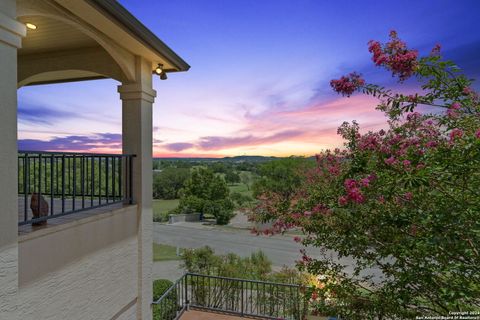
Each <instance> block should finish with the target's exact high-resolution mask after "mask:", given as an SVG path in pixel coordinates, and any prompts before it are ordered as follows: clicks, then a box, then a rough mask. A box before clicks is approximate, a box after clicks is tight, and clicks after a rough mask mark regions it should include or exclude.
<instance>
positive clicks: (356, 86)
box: [255, 32, 480, 319]
mask: <svg viewBox="0 0 480 320" xmlns="http://www.w3.org/2000/svg"><path fill="white" fill-rule="evenodd" d="M369 50H370V51H371V52H372V53H373V60H374V62H375V63H376V64H377V65H378V66H383V67H385V68H387V69H388V70H389V71H391V72H392V73H393V75H395V76H398V77H399V79H400V81H401V82H402V81H404V80H406V79H407V78H408V77H410V76H414V77H416V78H417V79H418V80H419V81H420V82H421V83H422V86H421V91H420V93H417V94H410V95H404V94H401V93H395V92H394V91H393V90H390V89H386V88H383V87H381V86H377V85H372V84H366V83H365V81H364V80H363V79H361V78H360V77H359V75H358V74H354V76H352V74H351V75H350V76H346V77H342V78H340V79H339V80H335V81H332V83H331V84H332V87H333V89H334V90H336V91H337V92H339V93H342V94H344V95H347V96H349V95H351V94H352V93H353V92H354V91H360V92H363V93H365V94H368V95H372V96H375V97H378V98H379V101H380V103H379V106H378V107H377V108H378V109H379V110H381V111H383V112H385V115H386V117H387V119H388V129H387V130H379V131H375V132H367V133H365V134H361V133H360V129H359V125H358V124H357V123H356V122H353V123H352V124H348V123H344V124H343V125H342V126H341V127H340V128H339V130H338V132H339V134H340V135H341V136H342V137H343V138H344V139H345V141H346V143H345V149H344V150H342V151H341V150H338V149H337V150H335V151H333V152H332V151H328V150H327V151H325V152H323V153H322V154H319V155H318V156H317V167H316V168H314V169H312V170H310V171H309V172H308V173H307V174H305V176H304V180H303V181H302V182H301V185H300V186H299V185H298V182H296V181H295V180H294V181H293V182H292V183H296V185H297V187H298V190H296V191H295V192H293V193H290V192H283V191H284V190H282V188H281V186H277V185H275V184H274V183H272V184H270V185H266V190H267V192H270V193H271V194H272V195H273V196H272V197H268V198H261V200H262V203H261V204H260V206H259V210H257V216H255V218H256V219H258V220H265V219H272V218H273V220H275V223H274V227H273V230H272V232H283V231H285V230H287V229H289V228H292V227H296V228H300V229H301V230H302V231H303V232H304V233H305V237H303V238H297V241H301V242H302V243H303V244H304V245H305V246H312V247H317V248H319V250H318V251H320V253H321V254H322V258H321V259H314V258H312V257H310V256H308V255H307V253H306V251H303V257H302V260H301V261H299V262H298V266H299V268H300V269H301V270H307V271H308V272H310V273H312V274H314V275H317V276H319V280H320V283H319V284H318V286H317V287H316V288H315V289H314V290H312V291H311V297H312V301H313V308H314V309H315V310H316V311H318V312H321V313H325V314H340V315H341V316H342V318H346V319H399V318H401V319H405V318H409V319H410V318H415V317H416V316H421V315H432V316H439V315H449V313H450V312H455V311H457V312H458V311H472V310H476V311H479V310H480V285H479V283H480V271H479V270H480V269H479V268H478V266H480V254H479V250H480V249H479V247H478V246H479V243H480V103H479V96H478V94H477V93H475V92H474V91H473V89H471V85H472V81H471V80H469V79H467V78H466V77H465V76H463V75H462V74H461V73H460V72H459V69H458V67H457V66H456V65H455V64H454V63H452V62H450V61H444V60H442V58H441V56H440V55H439V47H438V46H437V47H435V48H434V50H433V51H432V53H431V54H430V55H429V56H426V57H422V58H418V53H417V52H416V51H415V50H410V49H408V48H407V46H406V44H405V43H404V42H403V41H401V40H400V39H399V38H398V36H397V34H396V33H395V32H392V33H391V39H390V41H389V42H388V43H387V44H385V45H382V44H380V43H378V42H374V41H372V42H370V43H369ZM352 88H353V91H352ZM425 106H427V107H428V108H425ZM433 108H436V109H433ZM416 110H424V111H423V114H421V113H418V112H414V111H416ZM425 110H434V111H433V112H431V113H427V111H425ZM286 203H288V205H285V204H286ZM332 251H333V252H336V253H337V256H338V257H335V256H332V255H331V252H332ZM343 257H350V258H353V260H354V263H353V265H350V266H349V267H350V268H353V271H349V270H348V269H347V268H346V266H345V265H343V264H342V263H340V261H339V259H337V258H343ZM380 275H381V276H380Z"/></svg>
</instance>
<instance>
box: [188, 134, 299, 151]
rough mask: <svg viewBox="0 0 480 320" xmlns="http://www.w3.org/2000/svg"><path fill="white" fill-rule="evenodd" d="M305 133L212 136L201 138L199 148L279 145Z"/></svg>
mask: <svg viewBox="0 0 480 320" xmlns="http://www.w3.org/2000/svg"><path fill="white" fill-rule="evenodd" d="M303 133H304V132H303V131H301V130H287V131H282V132H278V133H275V134H272V135H268V136H255V135H247V136H240V137H222V136H211V137H202V138H200V140H199V142H198V144H197V146H198V147H199V148H200V149H202V150H221V149H225V148H234V147H243V146H257V145H262V144H271V143H277V142H280V141H285V140H289V139H291V138H295V137H298V136H300V135H302V134H303Z"/></svg>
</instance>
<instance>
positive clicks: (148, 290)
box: [118, 57, 156, 320]
mask: <svg viewBox="0 0 480 320" xmlns="http://www.w3.org/2000/svg"><path fill="white" fill-rule="evenodd" d="M151 66H152V64H151V63H150V62H148V61H146V60H144V59H142V58H140V57H137V58H136V79H137V81H136V82H135V83H128V84H122V85H121V86H119V87H118V92H119V93H120V97H121V99H122V137H123V153H124V154H134V155H136V157H135V158H134V159H133V175H132V176H133V178H132V180H133V181H132V182H133V183H132V187H133V201H134V203H136V204H137V205H138V213H137V215H138V220H137V221H138V301H137V319H139V320H140V319H143V320H150V319H152V311H151V303H152V265H153V262H152V241H153V240H152V227H153V221H152V219H153V217H152V135H153V133H152V106H153V102H154V100H155V96H156V92H155V90H153V89H152V69H151Z"/></svg>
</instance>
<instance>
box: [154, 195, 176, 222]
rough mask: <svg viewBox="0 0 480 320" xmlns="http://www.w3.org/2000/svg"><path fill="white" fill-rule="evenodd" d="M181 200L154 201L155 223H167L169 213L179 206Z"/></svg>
mask: <svg viewBox="0 0 480 320" xmlns="http://www.w3.org/2000/svg"><path fill="white" fill-rule="evenodd" d="M178 203H179V200H178V199H173V200H153V221H167V220H168V212H169V211H170V210H173V209H175V208H176V207H177V206H178Z"/></svg>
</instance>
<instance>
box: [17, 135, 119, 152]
mask: <svg viewBox="0 0 480 320" xmlns="http://www.w3.org/2000/svg"><path fill="white" fill-rule="evenodd" d="M105 148H107V149H119V150H121V148H122V135H121V134H118V133H97V134H95V135H91V136H80V135H78V136H66V137H54V138H53V139H51V140H47V141H45V140H37V139H20V140H18V149H19V150H31V151H94V150H96V149H105Z"/></svg>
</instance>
